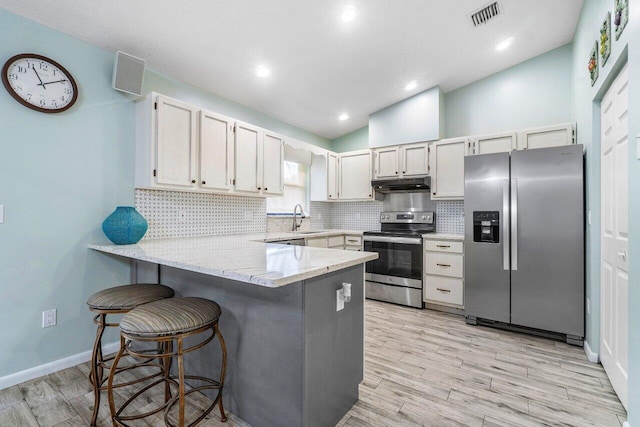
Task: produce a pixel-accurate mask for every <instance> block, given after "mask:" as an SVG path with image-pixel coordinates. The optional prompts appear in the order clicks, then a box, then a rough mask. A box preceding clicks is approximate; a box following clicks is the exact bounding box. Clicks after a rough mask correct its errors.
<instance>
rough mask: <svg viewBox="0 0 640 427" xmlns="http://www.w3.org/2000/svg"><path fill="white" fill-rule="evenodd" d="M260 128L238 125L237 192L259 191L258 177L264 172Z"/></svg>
mask: <svg viewBox="0 0 640 427" xmlns="http://www.w3.org/2000/svg"><path fill="white" fill-rule="evenodd" d="M260 137H261V135H260V128H258V127H255V126H252V125H249V124H246V123H240V122H237V123H236V144H235V155H236V164H235V171H236V185H235V187H236V190H237V191H251V192H257V191H258V186H259V185H258V184H259V183H258V176H259V174H260V173H261V172H262V167H261V165H260V158H259V151H260Z"/></svg>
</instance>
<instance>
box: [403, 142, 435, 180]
mask: <svg viewBox="0 0 640 427" xmlns="http://www.w3.org/2000/svg"><path fill="white" fill-rule="evenodd" d="M400 160H401V164H402V168H401V169H402V171H401V172H402V176H405V177H413V176H425V175H428V174H429V144H428V143H426V142H421V143H418V144H410V145H403V146H401V147H400Z"/></svg>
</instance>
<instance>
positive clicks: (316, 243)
mask: <svg viewBox="0 0 640 427" xmlns="http://www.w3.org/2000/svg"><path fill="white" fill-rule="evenodd" d="M304 245H305V246H310V247H312V248H326V247H328V246H327V238H326V237H306V238H305V239H304Z"/></svg>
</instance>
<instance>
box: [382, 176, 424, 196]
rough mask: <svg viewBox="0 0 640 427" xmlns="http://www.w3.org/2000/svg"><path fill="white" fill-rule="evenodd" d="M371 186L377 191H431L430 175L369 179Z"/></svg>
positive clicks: (385, 192) (383, 192) (384, 192)
mask: <svg viewBox="0 0 640 427" xmlns="http://www.w3.org/2000/svg"><path fill="white" fill-rule="evenodd" d="M371 186H372V187H373V189H374V190H375V191H376V192H377V193H382V194H387V193H415V192H427V191H431V188H430V187H431V177H429V176H425V177H424V178H403V179H384V180H382V179H379V180H374V181H371Z"/></svg>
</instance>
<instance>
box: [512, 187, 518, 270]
mask: <svg viewBox="0 0 640 427" xmlns="http://www.w3.org/2000/svg"><path fill="white" fill-rule="evenodd" d="M511 270H513V271H516V270H518V180H517V179H515V178H513V179H512V180H511Z"/></svg>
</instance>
